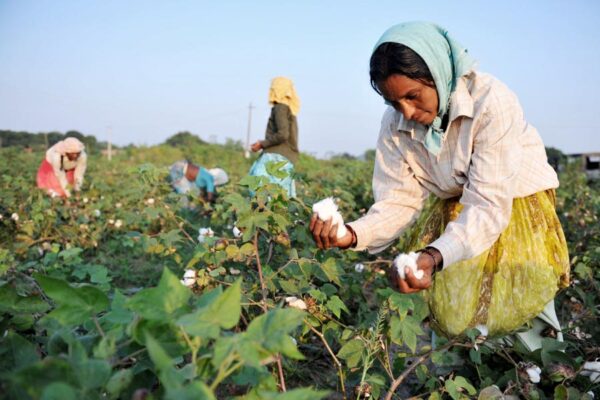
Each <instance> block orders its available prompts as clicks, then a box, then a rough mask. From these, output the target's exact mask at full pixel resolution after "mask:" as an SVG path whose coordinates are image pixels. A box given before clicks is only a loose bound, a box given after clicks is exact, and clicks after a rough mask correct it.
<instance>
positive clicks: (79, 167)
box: [36, 137, 87, 198]
mask: <svg viewBox="0 0 600 400" xmlns="http://www.w3.org/2000/svg"><path fill="white" fill-rule="evenodd" d="M86 167H87V154H86V153H85V146H84V144H83V143H81V142H80V141H79V140H78V139H77V138H74V137H69V138H66V139H65V140H61V141H60V142H58V143H56V144H55V145H54V146H52V147H50V148H49V149H48V150H47V151H46V157H45V158H44V160H43V161H42V164H41V165H40V168H39V170H38V173H37V179H36V180H37V186H38V187H39V188H40V189H44V190H45V191H46V192H47V193H48V194H49V195H51V196H52V197H66V198H68V197H71V192H70V190H69V186H71V187H72V188H73V190H74V191H75V192H78V191H79V190H80V189H81V185H82V184H83V176H84V175H85V169H86Z"/></svg>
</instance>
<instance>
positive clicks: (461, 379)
mask: <svg viewBox="0 0 600 400" xmlns="http://www.w3.org/2000/svg"><path fill="white" fill-rule="evenodd" d="M454 383H456V385H457V386H459V387H461V388H463V389H465V390H466V391H467V393H469V394H470V395H474V394H475V393H477V390H475V388H474V387H473V385H471V384H470V383H469V381H467V379H466V378H464V377H462V376H460V375H459V376H457V377H456V378H454Z"/></svg>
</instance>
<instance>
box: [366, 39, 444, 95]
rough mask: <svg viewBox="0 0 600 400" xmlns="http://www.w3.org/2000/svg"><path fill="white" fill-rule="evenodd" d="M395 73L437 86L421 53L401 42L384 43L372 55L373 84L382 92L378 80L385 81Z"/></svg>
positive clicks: (370, 73)
mask: <svg viewBox="0 0 600 400" xmlns="http://www.w3.org/2000/svg"><path fill="white" fill-rule="evenodd" d="M394 74H400V75H404V76H406V77H408V78H411V79H415V80H418V81H421V82H422V83H424V84H425V85H427V86H431V87H435V82H434V80H433V76H432V75H431V71H429V67H427V64H425V61H423V59H422V58H421V56H420V55H418V54H417V53H416V52H415V51H413V50H412V49H410V48H408V47H406V46H405V45H403V44H400V43H393V42H386V43H382V44H380V45H379V47H377V49H376V50H375V52H374V53H373V55H372V56H371V62H370V70H369V75H370V76H371V86H372V87H373V89H374V90H375V91H376V92H377V93H379V94H381V92H380V91H379V88H378V87H377V82H383V81H385V80H386V79H387V78H389V77H390V76H392V75H394Z"/></svg>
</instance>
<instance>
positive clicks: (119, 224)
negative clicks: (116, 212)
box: [115, 219, 123, 228]
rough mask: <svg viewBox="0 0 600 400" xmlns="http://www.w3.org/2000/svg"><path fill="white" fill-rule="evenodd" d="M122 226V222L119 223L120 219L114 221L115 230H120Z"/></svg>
mask: <svg viewBox="0 0 600 400" xmlns="http://www.w3.org/2000/svg"><path fill="white" fill-rule="evenodd" d="M122 226H123V221H121V220H120V219H118V220H116V221H115V228H120V227H122Z"/></svg>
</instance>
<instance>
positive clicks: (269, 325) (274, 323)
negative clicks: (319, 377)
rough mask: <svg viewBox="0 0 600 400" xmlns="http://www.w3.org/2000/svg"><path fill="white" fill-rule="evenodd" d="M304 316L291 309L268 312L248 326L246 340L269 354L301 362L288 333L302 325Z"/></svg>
mask: <svg viewBox="0 0 600 400" xmlns="http://www.w3.org/2000/svg"><path fill="white" fill-rule="evenodd" d="M304 315H305V313H304V312H302V311H300V310H296V309H293V308H285V309H275V310H270V311H269V312H267V313H266V314H263V315H261V316H259V317H258V318H255V319H254V320H253V321H252V322H251V323H250V325H248V329H247V330H246V338H247V339H250V340H252V341H254V342H256V343H259V344H260V345H261V346H262V347H263V348H265V349H266V350H268V351H269V352H270V353H271V354H275V353H281V354H283V355H285V356H287V357H290V358H294V359H297V360H301V359H303V358H304V356H303V355H302V354H301V353H300V352H299V351H298V349H297V348H296V344H295V343H294V341H293V340H292V338H291V337H290V332H291V331H293V330H294V329H295V328H296V327H297V326H299V325H300V324H301V323H302V320H303V318H304Z"/></svg>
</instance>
